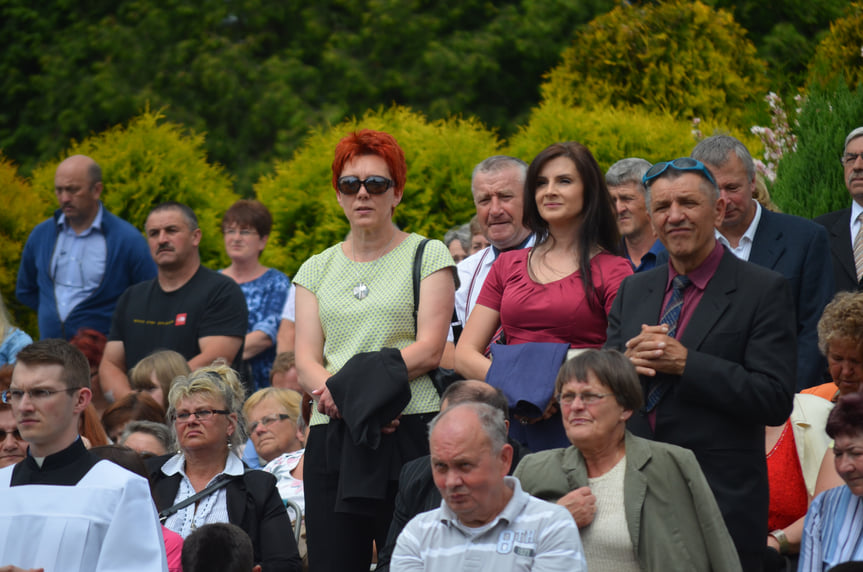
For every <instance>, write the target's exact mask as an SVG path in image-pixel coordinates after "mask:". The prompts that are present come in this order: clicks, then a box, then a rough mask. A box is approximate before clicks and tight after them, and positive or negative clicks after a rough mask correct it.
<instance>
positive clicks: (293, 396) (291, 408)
mask: <svg viewBox="0 0 863 572" xmlns="http://www.w3.org/2000/svg"><path fill="white" fill-rule="evenodd" d="M267 399H271V400H273V401H275V402H276V403H278V404H279V405H280V406H281V407H282V408H283V409H284V410H285V411H287V413H288V415H290V416H291V421H293V422H294V423H296V422H297V421H298V420H299V418H300V417H301V412H300V409H301V408H302V405H303V396H302V395H300V393H299V392H297V391H294V390H293V389H280V388H278V387H266V388H264V389H259V390H258V391H256V392H254V393H253V394H252V395H250V396H249V398H248V399H247V400H246V403H245V405H243V415H244V416H245V417H246V419H248V418H249V413H250V412H251V411H252V409H254V408H255V407H257V406H258V405H259V404H260V403H262V402H263V401H265V400H267Z"/></svg>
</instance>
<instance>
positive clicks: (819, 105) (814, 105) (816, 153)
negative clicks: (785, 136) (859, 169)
mask: <svg viewBox="0 0 863 572" xmlns="http://www.w3.org/2000/svg"><path fill="white" fill-rule="evenodd" d="M797 120H798V123H799V125H798V126H797V128H796V129H795V132H796V134H797V151H796V152H794V153H790V154H786V155H785V156H784V157H783V158H782V160H781V161H780V162H779V166H778V168H777V172H776V181H775V182H774V183H773V187H772V188H771V190H770V194H771V197H772V198H773V201H774V202H775V203H776V204H777V205H779V207H780V208H781V209H782V210H783V211H784V212H787V213H791V214H796V215H800V216H803V217H806V218H812V217H816V216H818V215H821V214H824V213H826V212H830V211H834V210H838V209H842V208H846V207H847V206H848V203H849V198H848V190H847V188H846V187H845V181H844V179H843V169H842V165H841V163H840V162H839V157H840V156H841V155H842V149H843V145H844V143H845V137H846V136H847V135H848V133H850V132H851V131H852V130H853V129H855V128H856V127H859V126H860V125H863V85H858V86H857V89H856V90H851V89H849V88H848V86H847V85H845V84H844V83H839V84H837V85H834V86H832V87H828V88H827V89H823V90H822V89H815V90H813V91H811V92H810V93H809V95H808V97H807V100H806V102H805V103H804V104H803V108H802V110H801V112H800V114H799V115H798V117H797Z"/></svg>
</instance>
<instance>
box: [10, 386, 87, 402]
mask: <svg viewBox="0 0 863 572" xmlns="http://www.w3.org/2000/svg"><path fill="white" fill-rule="evenodd" d="M79 389H81V388H80V387H67V388H66V389H45V388H41V387H37V388H34V389H28V390H27V391H24V390H21V389H7V390H6V391H4V392H3V393H0V398H2V399H3V403H20V402H21V400H22V399H24V394H25V393H26V394H27V397H29V398H30V401H44V400H46V399H48V398H49V397H51V396H52V395H54V394H55V393H63V392H66V393H68V392H71V391H78V390H79Z"/></svg>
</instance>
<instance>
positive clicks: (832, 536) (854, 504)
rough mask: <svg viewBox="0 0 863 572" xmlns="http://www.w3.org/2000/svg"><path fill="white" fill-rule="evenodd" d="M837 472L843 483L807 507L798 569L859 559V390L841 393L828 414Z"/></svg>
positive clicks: (862, 397)
mask: <svg viewBox="0 0 863 572" xmlns="http://www.w3.org/2000/svg"><path fill="white" fill-rule="evenodd" d="M827 434H828V435H829V436H830V437H831V438H832V439H833V454H834V463H835V466H836V472H837V473H839V476H840V477H841V478H842V480H843V481H845V485H844V486H839V487H836V488H832V489H830V490H828V491H826V492H824V493H821V494H820V495H818V496H817V497H815V500H814V501H812V505H811V506H810V507H809V510H808V511H807V512H806V523H805V525H804V528H803V544H802V546H801V549H800V561H799V565H798V568H797V569H798V570H799V571H800V572H816V571H817V572H821V571H823V570H830V569H832V568H833V567H834V566H836V565H837V564H839V563H841V562H849V561H858V562H859V561H861V560H863V534H861V531H863V393H858V392H855V393H849V394H847V395H843V396H841V397H840V398H839V400H838V402H837V403H836V406H835V407H834V408H833V410H832V411H831V412H830V416H829V417H828V418H827Z"/></svg>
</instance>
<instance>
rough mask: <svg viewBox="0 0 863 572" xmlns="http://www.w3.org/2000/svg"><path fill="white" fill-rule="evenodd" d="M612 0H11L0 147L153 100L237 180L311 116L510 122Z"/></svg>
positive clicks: (95, 123)
mask: <svg viewBox="0 0 863 572" xmlns="http://www.w3.org/2000/svg"><path fill="white" fill-rule="evenodd" d="M613 5H614V2H613V0H586V1H580V2H568V1H565V0H541V1H538V2H536V1H525V0H500V1H496V2H488V1H487V0H464V1H462V2H457V3H445V2H420V1H418V0H352V1H350V2H347V1H345V0H324V1H320V2H311V3H310V2H305V1H299V0H283V1H279V2H264V1H262V0H196V1H195V2H186V1H183V0H158V1H157V0H126V1H123V2H106V1H104V0H101V1H95V2H83V3H82V2H78V3H75V2H69V1H68V0H43V1H40V2H30V1H29V0H4V1H3V2H0V34H2V37H3V39H4V49H3V50H0V148H3V149H4V150H5V151H6V153H7V155H8V156H10V157H13V158H17V159H18V160H19V162H20V163H21V164H22V169H23V170H24V172H29V171H30V170H31V169H32V168H33V166H34V165H36V164H38V163H39V162H40V161H44V160H48V159H49V158H51V157H55V156H57V155H58V154H59V153H60V152H61V150H62V149H63V147H64V146H65V144H66V142H67V141H68V140H70V139H72V138H75V139H79V140H80V139H82V138H84V137H86V136H87V135H88V134H89V133H91V132H99V131H102V130H104V129H107V128H109V127H110V126H112V125H117V124H121V123H125V122H127V121H128V120H129V119H131V118H132V117H134V116H135V115H137V114H138V113H140V111H141V110H142V109H144V108H145V106H146V105H147V104H148V103H149V104H150V105H151V106H152V108H154V109H163V110H164V113H165V115H166V117H167V119H168V120H170V121H174V122H178V123H181V124H183V125H185V126H187V127H189V128H190V129H194V130H196V131H198V132H206V133H207V140H206V148H207V152H208V155H209V156H210V157H211V158H212V159H213V160H214V161H216V162H218V163H220V164H223V165H226V166H227V168H228V169H229V170H230V171H231V172H232V173H234V174H235V177H236V179H235V180H236V185H237V188H238V189H239V190H240V192H241V193H243V194H248V193H249V192H250V191H251V184H252V182H253V181H255V180H257V179H258V178H259V176H260V175H261V174H262V173H263V172H265V171H266V169H267V168H268V167H269V165H270V163H271V162H272V160H273V159H275V158H286V157H288V156H290V154H291V153H292V152H293V150H294V149H295V148H297V147H298V146H299V145H301V144H302V140H303V138H304V137H305V135H306V133H307V132H308V130H309V129H310V128H313V127H314V128H325V126H326V125H329V124H333V123H337V122H339V121H342V120H343V119H344V118H346V117H349V116H360V115H362V114H363V113H365V112H366V110H367V109H373V108H376V107H377V106H379V105H391V104H393V103H395V104H398V105H410V106H411V107H412V108H414V109H419V110H422V112H424V113H426V114H427V115H428V116H429V117H431V118H434V119H439V118H445V117H450V116H453V115H464V116H468V115H472V116H476V117H478V118H479V119H480V120H481V121H483V122H485V123H486V124H494V125H497V126H500V127H501V128H502V130H503V131H504V132H511V131H513V130H514V129H515V126H516V125H517V123H518V122H519V121H520V120H521V119H522V118H524V117H525V116H526V115H527V113H528V111H529V109H530V107H531V106H532V105H534V104H535V102H536V100H537V98H538V90H537V86H538V83H539V81H540V78H541V76H542V74H543V73H544V72H545V71H546V70H547V69H548V68H549V67H551V66H552V65H554V63H555V62H556V61H557V59H558V56H559V53H560V50H561V49H562V48H563V47H564V46H565V45H566V43H567V42H568V41H569V39H570V37H571V34H572V30H573V29H575V28H576V27H577V26H579V25H580V24H583V23H585V22H587V21H589V20H590V19H592V18H593V17H595V15H596V14H598V13H602V12H604V11H606V10H609V9H610V8H611V7H612V6H613Z"/></svg>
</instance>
